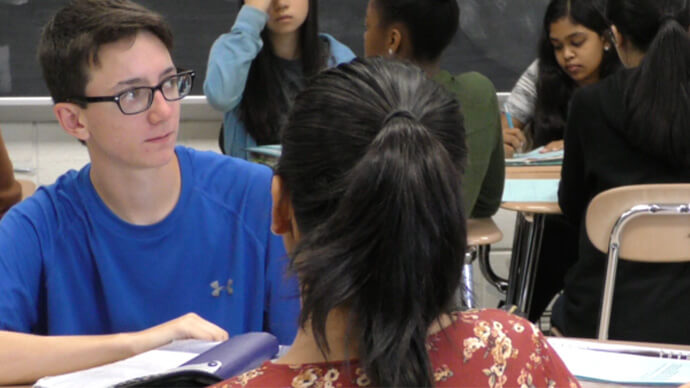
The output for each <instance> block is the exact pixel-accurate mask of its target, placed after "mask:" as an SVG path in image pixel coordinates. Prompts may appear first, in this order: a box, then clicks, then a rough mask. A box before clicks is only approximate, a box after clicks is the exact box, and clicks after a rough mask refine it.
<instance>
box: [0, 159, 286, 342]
mask: <svg viewBox="0 0 690 388" xmlns="http://www.w3.org/2000/svg"><path fill="white" fill-rule="evenodd" d="M176 153H177V157H178V160H179V165H180V171H181V174H182V190H181V193H180V198H179V200H178V203H177V205H176V206H175V208H174V209H173V210H172V212H171V213H170V214H169V215H168V216H167V217H166V218H165V219H164V220H162V221H160V222H158V223H156V224H154V225H148V226H137V225H132V224H129V223H127V222H125V221H123V220H122V219H120V218H119V217H117V216H116V215H115V214H114V213H112V212H111V211H110V209H109V208H108V207H107V206H106V205H105V204H104V203H103V201H102V200H101V199H100V197H99V196H98V194H97V193H96V191H95V189H94V187H93V185H92V183H91V180H90V178H89V171H90V167H91V166H90V165H87V166H85V167H84V168H83V169H81V170H80V171H79V172H77V171H70V172H67V173H66V174H64V175H62V176H61V177H60V178H59V179H58V180H57V181H56V183H55V184H53V185H51V186H47V187H42V188H40V189H39V190H37V191H36V193H35V194H34V195H33V196H32V197H30V198H29V199H27V200H25V201H24V202H22V203H20V204H19V205H17V206H15V207H14V208H13V209H12V210H11V211H10V212H8V213H7V214H6V215H5V217H3V219H2V222H0V329H3V330H11V331H16V332H26V333H36V334H48V335H68V334H106V333H118V332H129V331H137V330H142V329H145V328H148V327H151V326H154V325H157V324H159V323H162V322H165V321H167V320H170V319H173V318H176V317H178V316H180V315H183V314H185V313H187V312H195V313H197V314H199V315H200V316H201V317H203V318H205V319H207V320H209V321H211V322H214V323H215V324H217V325H219V326H221V327H223V328H224V329H226V330H228V332H229V333H230V335H235V334H240V333H244V332H248V331H261V330H264V331H268V332H271V333H273V334H275V335H276V336H277V337H278V339H279V340H280V342H281V343H290V342H291V341H292V339H293V337H294V335H295V333H296V327H297V315H298V312H299V299H298V298H297V294H298V291H297V283H296V281H295V279H294V278H289V277H287V276H286V275H285V267H286V264H287V258H286V255H285V251H284V248H283V244H282V241H281V240H280V239H279V238H278V237H276V236H273V235H272V234H271V233H270V220H271V216H270V213H271V197H270V181H271V172H270V170H269V169H268V168H266V167H265V166H260V165H257V164H252V163H248V162H245V161H243V160H239V159H234V158H229V157H226V156H222V155H218V154H215V153H212V152H198V151H194V150H192V149H189V148H184V147H177V148H176Z"/></svg>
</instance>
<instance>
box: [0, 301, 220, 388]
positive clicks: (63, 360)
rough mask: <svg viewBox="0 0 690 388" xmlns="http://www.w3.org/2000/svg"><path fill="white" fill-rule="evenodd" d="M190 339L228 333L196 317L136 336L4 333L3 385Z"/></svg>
mask: <svg viewBox="0 0 690 388" xmlns="http://www.w3.org/2000/svg"><path fill="white" fill-rule="evenodd" d="M186 338H196V339H204V340H209V341H223V340H225V339H227V338H228V333H227V332H226V331H225V330H223V329H221V328H219V327H218V326H216V325H214V324H212V323H210V322H208V321H206V320H204V319H203V318H201V317H199V316H198V315H196V314H193V313H190V314H187V315H184V316H182V317H179V318H177V319H174V320H171V321H169V322H166V323H163V324H160V325H158V326H155V327H152V328H150V329H147V330H143V331H140V332H135V333H124V334H112V335H93V336H41V335H34V334H25V333H16V332H11V331H0V385H10V384H27V383H33V382H34V381H36V380H38V379H39V378H41V377H44V376H52V375H57V374H62V373H67V372H72V371H76V370H80V369H87V368H91V367H94V366H98V365H103V364H107V363H110V362H114V361H117V360H121V359H123V358H127V357H131V356H133V355H135V354H138V353H141V352H144V351H147V350H150V349H154V348H157V347H159V346H162V345H165V344H167V343H169V342H171V341H173V340H177V339H186Z"/></svg>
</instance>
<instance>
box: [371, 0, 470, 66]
mask: <svg viewBox="0 0 690 388" xmlns="http://www.w3.org/2000/svg"><path fill="white" fill-rule="evenodd" d="M373 1H374V2H373V5H374V7H376V10H377V11H378V14H379V18H380V23H381V25H382V26H388V25H390V24H391V23H397V22H400V23H403V24H405V26H406V27H407V29H408V30H409V31H410V40H411V42H412V56H413V58H411V59H413V60H415V61H422V62H428V61H434V60H436V59H438V58H439V57H440V56H441V53H442V52H443V50H444V49H445V48H446V47H447V46H448V45H449V44H450V42H451V41H452V40H453V36H455V33H456V32H457V30H458V25H459V23H460V9H459V7H458V3H457V1H456V0H373Z"/></svg>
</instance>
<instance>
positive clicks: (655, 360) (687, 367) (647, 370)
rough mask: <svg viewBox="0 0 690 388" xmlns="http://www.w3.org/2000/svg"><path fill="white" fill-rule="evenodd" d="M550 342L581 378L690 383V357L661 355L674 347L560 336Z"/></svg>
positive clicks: (650, 383) (622, 381)
mask: <svg viewBox="0 0 690 388" xmlns="http://www.w3.org/2000/svg"><path fill="white" fill-rule="evenodd" d="M549 344H550V345H551V347H552V348H553V349H554V350H555V351H556V353H558V355H559V356H560V357H561V359H562V360H563V362H564V363H565V365H566V366H567V367H568V369H569V370H570V372H571V373H572V374H573V375H575V376H576V377H577V378H579V379H583V380H591V381H602V382H611V383H619V384H646V385H673V386H676V385H679V384H683V383H687V382H690V361H689V360H682V359H675V358H662V357H661V356H662V355H663V354H668V355H673V354H674V353H675V352H674V351H673V350H668V351H665V350H663V349H660V348H651V347H650V348H648V347H641V346H625V345H616V344H601V343H597V342H594V341H578V340H571V339H565V340H564V339H560V338H550V339H549ZM623 352H628V353H623ZM634 353H639V354H645V355H638V354H634ZM685 356H687V355H685Z"/></svg>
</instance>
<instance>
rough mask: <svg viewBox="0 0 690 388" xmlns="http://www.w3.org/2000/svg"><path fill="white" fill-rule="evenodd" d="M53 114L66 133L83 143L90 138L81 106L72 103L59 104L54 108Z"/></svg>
mask: <svg viewBox="0 0 690 388" xmlns="http://www.w3.org/2000/svg"><path fill="white" fill-rule="evenodd" d="M53 113H55V117H57V120H58V122H59V123H60V126H61V127H62V129H63V130H64V131H65V132H67V133H69V134H70V135H72V136H74V137H76V138H77V139H79V140H82V141H86V140H87V139H88V138H89V131H88V130H87V129H86V128H87V125H86V118H85V117H84V114H83V109H82V108H81V107H80V106H78V105H76V104H72V103H70V102H58V103H57V104H55V106H53Z"/></svg>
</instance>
